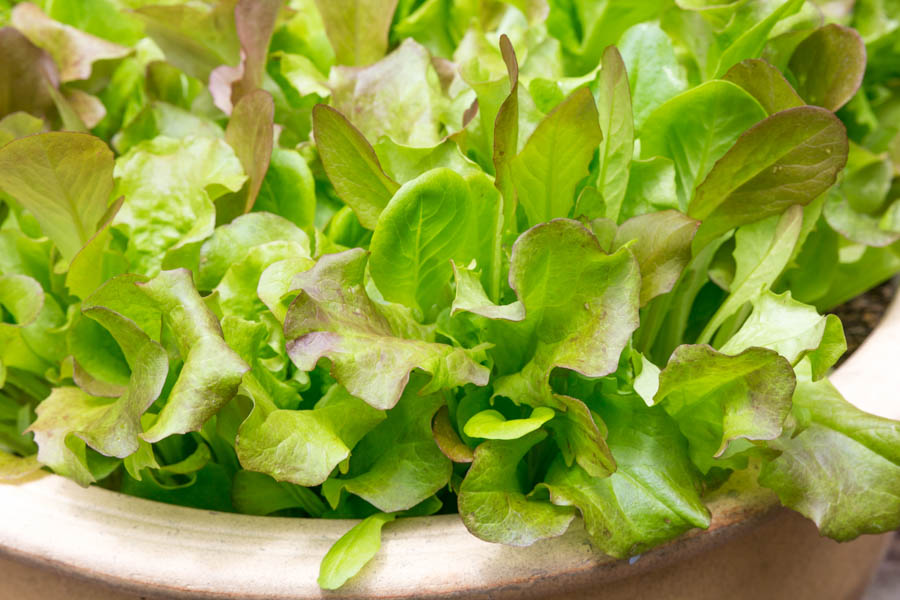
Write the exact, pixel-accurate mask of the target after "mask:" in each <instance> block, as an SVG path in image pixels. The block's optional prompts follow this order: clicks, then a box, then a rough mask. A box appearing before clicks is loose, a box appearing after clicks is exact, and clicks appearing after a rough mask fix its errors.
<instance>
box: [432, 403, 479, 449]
mask: <svg viewBox="0 0 900 600" xmlns="http://www.w3.org/2000/svg"><path fill="white" fill-rule="evenodd" d="M457 414H458V412H457ZM431 433H432V434H434V441H435V443H436V444H437V445H438V448H440V449H441V452H443V453H444V456H446V457H447V458H449V459H450V460H452V461H453V462H455V463H470V462H472V460H473V459H474V457H475V455H474V453H473V452H472V449H471V448H469V447H468V446H467V445H466V443H465V442H463V441H462V439H461V438H460V435H459V434H458V433H457V432H456V429H454V428H453V423H452V422H451V420H450V410H449V409H448V408H447V406H446V405H445V406H442V407H441V408H440V409H438V411H437V412H436V413H434V418H433V419H432V420H431Z"/></svg>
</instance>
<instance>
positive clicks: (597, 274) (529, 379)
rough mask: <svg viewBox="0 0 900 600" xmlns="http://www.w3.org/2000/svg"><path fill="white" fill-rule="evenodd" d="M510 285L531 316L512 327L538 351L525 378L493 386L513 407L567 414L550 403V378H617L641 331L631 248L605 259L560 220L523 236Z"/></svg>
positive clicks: (592, 240) (584, 233)
mask: <svg viewBox="0 0 900 600" xmlns="http://www.w3.org/2000/svg"><path fill="white" fill-rule="evenodd" d="M509 280H510V285H511V287H512V288H513V290H515V292H516V294H517V295H518V297H519V301H520V302H521V303H522V305H523V306H524V307H525V315H526V316H525V320H524V321H522V322H521V323H513V324H512V325H511V326H514V327H515V328H516V329H518V330H519V331H520V332H522V331H524V332H528V333H527V335H528V336H530V337H531V338H532V341H530V342H528V343H527V345H528V347H531V348H533V351H532V354H531V357H530V361H529V362H528V363H527V364H526V365H525V366H524V368H523V369H522V370H521V371H520V372H518V373H515V374H513V375H508V376H505V377H501V378H499V379H498V380H497V381H496V383H495V388H494V391H495V393H496V394H498V395H502V396H506V397H508V398H511V399H512V400H514V401H516V402H524V403H526V404H529V405H532V406H553V407H557V408H560V409H564V407H563V406H560V404H559V401H558V400H555V399H554V398H553V397H552V392H551V390H550V384H549V382H548V380H549V377H550V371H551V370H553V369H554V368H556V367H560V368H564V369H571V370H573V371H577V372H578V373H581V374H582V375H585V376H587V377H602V376H604V375H607V374H609V373H612V372H613V371H615V370H616V368H617V366H618V363H619V355H620V354H621V353H622V350H623V349H624V347H625V345H626V344H627V343H628V339H629V338H630V337H631V334H632V332H633V331H634V330H635V329H636V328H637V325H638V314H637V310H638V298H639V294H640V271H639V267H638V264H637V261H636V260H635V259H634V257H633V256H632V254H631V252H630V251H629V250H628V249H626V248H623V249H621V250H619V251H617V252H616V253H615V254H612V255H607V254H606V253H605V252H604V251H603V250H602V249H601V247H600V244H599V242H598V241H597V238H596V237H594V235H593V234H591V232H590V231H588V230H587V229H585V228H584V227H583V226H582V225H580V224H579V223H577V222H575V221H571V220H568V219H556V220H554V221H550V222H549V223H544V224H542V225H538V226H536V227H532V228H531V229H529V230H528V231H526V232H525V233H523V234H522V235H521V236H520V237H519V239H518V240H517V241H516V243H515V244H514V245H513V250H512V257H511V259H510V275H509ZM500 331H501V332H502V331H503V330H502V329H501V330H500ZM497 341H498V343H503V342H504V341H505V340H503V339H502V338H500V339H498V340H497ZM507 343H508V342H507Z"/></svg>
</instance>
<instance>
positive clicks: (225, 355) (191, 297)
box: [138, 269, 249, 442]
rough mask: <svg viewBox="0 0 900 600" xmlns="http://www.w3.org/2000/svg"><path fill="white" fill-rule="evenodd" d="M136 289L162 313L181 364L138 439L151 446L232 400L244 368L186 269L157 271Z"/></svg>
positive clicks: (194, 426)
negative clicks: (156, 415)
mask: <svg viewBox="0 0 900 600" xmlns="http://www.w3.org/2000/svg"><path fill="white" fill-rule="evenodd" d="M138 286H139V288H140V291H141V292H143V293H144V294H145V295H146V297H147V298H148V299H149V300H150V301H152V302H153V303H154V305H155V308H156V309H157V310H159V311H160V312H161V313H162V316H163V320H164V322H165V324H166V325H167V327H168V328H169V330H170V331H171V332H172V334H173V338H174V342H175V346H176V348H177V349H178V353H179V354H180V356H181V359H182V360H183V361H184V366H183V367H182V368H181V373H180V374H179V376H178V379H177V380H176V381H175V385H174V386H173V387H172V390H171V392H169V397H168V399H167V401H166V403H165V405H164V406H163V408H162V410H161V411H160V413H159V418H158V419H157V420H156V422H155V423H154V424H153V426H152V427H151V428H150V429H148V430H147V431H146V432H145V433H144V434H143V435H142V436H141V437H142V438H143V439H144V440H146V441H148V442H157V441H159V440H161V439H163V438H165V437H168V436H170V435H173V434H178V433H187V432H188V431H198V430H199V429H200V428H201V427H202V426H203V424H204V423H205V422H206V421H207V420H209V418H210V417H212V416H213V415H215V414H216V413H217V412H218V410H219V409H220V408H221V407H222V406H224V405H225V404H226V403H227V402H228V401H229V400H231V398H233V397H234V395H235V393H236V392H237V388H238V385H239V384H240V382H241V377H242V376H243V374H244V373H245V372H246V371H248V370H249V367H248V366H247V364H246V363H245V362H244V361H243V360H242V359H241V357H240V356H238V354H237V353H236V352H235V351H234V350H232V349H231V348H229V347H228V345H227V344H226V343H225V340H224V338H223V336H222V328H221V326H220V325H219V321H218V320H217V319H216V317H215V315H214V314H213V313H212V312H211V311H210V309H209V308H208V307H207V306H206V304H205V303H204V302H203V299H202V298H201V297H200V294H198V293H197V289H196V288H195V287H194V282H193V278H192V277H191V273H190V271H187V270H184V269H179V270H175V271H163V272H162V273H160V274H159V275H157V276H156V277H155V278H153V279H151V280H150V281H148V282H146V283H141V284H138Z"/></svg>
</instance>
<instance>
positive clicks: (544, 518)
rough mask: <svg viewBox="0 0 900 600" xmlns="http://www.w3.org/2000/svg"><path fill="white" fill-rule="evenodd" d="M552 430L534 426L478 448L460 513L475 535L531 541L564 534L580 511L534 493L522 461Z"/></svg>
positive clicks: (523, 542)
mask: <svg viewBox="0 0 900 600" xmlns="http://www.w3.org/2000/svg"><path fill="white" fill-rule="evenodd" d="M546 436H547V434H546V433H544V432H543V431H534V432H532V433H529V434H528V435H526V436H524V437H521V438H519V439H516V440H490V441H486V442H482V443H481V444H480V445H479V446H478V447H477V448H476V449H475V460H474V462H473V463H472V466H471V467H470V468H469V471H468V473H466V478H465V479H464V480H463V482H462V485H461V486H460V490H459V514H460V516H461V517H462V520H463V523H465V525H466V527H467V528H468V530H469V531H470V532H472V534H473V535H475V536H477V537H479V538H481V539H483V540H486V541H488V542H497V543H503V544H509V545H511V546H530V545H531V544H533V543H534V542H536V541H537V540H540V539H543V538H547V537H555V536H558V535H562V534H563V533H565V532H566V529H568V528H569V523H571V522H572V519H573V518H574V516H575V512H574V509H572V508H571V507H568V506H555V505H553V504H550V503H549V502H547V501H544V500H536V499H532V498H529V497H528V496H526V494H527V493H528V492H529V491H530V490H528V489H525V488H524V487H523V485H522V483H521V480H520V478H519V475H518V467H519V463H520V462H521V461H522V459H523V458H524V457H525V455H526V454H527V453H528V451H529V450H531V448H532V447H533V446H534V445H535V444H537V443H538V442H540V441H541V440H543V439H544V438H545V437H546Z"/></svg>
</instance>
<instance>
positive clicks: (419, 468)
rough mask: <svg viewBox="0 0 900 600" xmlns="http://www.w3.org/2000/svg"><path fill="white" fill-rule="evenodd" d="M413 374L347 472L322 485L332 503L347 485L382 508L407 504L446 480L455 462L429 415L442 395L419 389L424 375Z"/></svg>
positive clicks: (442, 401) (358, 449)
mask: <svg viewBox="0 0 900 600" xmlns="http://www.w3.org/2000/svg"><path fill="white" fill-rule="evenodd" d="M411 379H412V380H411V382H410V385H409V386H408V387H407V389H406V391H405V392H404V394H403V397H402V398H401V399H400V401H399V402H398V403H397V405H396V406H395V407H394V408H393V409H392V410H390V411H389V412H388V413H387V418H386V419H384V420H383V421H382V422H381V423H379V424H378V425H377V426H376V427H375V428H374V429H372V430H371V431H370V432H369V433H368V434H366V436H365V437H363V438H362V439H361V440H360V442H359V444H357V446H356V448H355V449H354V452H353V454H352V456H351V457H350V467H349V471H348V472H347V475H346V477H343V478H339V479H338V478H332V479H329V480H328V481H326V482H325V484H324V485H323V494H324V495H325V497H326V498H328V500H329V502H330V503H331V505H332V507H335V508H336V507H337V505H338V498H339V497H340V494H341V491H342V490H346V491H348V492H350V493H351V494H355V495H357V496H359V497H361V498H362V499H363V500H366V501H367V502H369V503H370V504H372V505H373V506H375V507H376V508H378V509H379V510H383V511H385V512H395V511H400V510H407V509H410V508H412V507H413V506H415V505H417V504H419V503H420V502H422V501H424V500H426V499H427V498H428V497H429V496H432V495H433V494H435V493H436V492H437V491H438V490H440V489H441V488H442V487H444V486H445V485H447V483H448V482H449V481H450V473H451V471H452V469H453V464H452V463H451V462H450V459H449V458H447V457H446V456H444V454H443V453H442V452H441V450H440V449H439V448H438V446H437V444H435V443H434V437H433V435H432V433H431V420H432V418H433V417H434V414H435V413H436V412H437V411H438V409H439V408H440V407H441V406H443V405H445V404H446V399H445V398H444V396H443V394H428V393H423V391H424V388H423V389H419V388H420V386H421V384H422V382H423V381H424V378H423V377H421V376H415V377H413V378H411Z"/></svg>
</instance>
